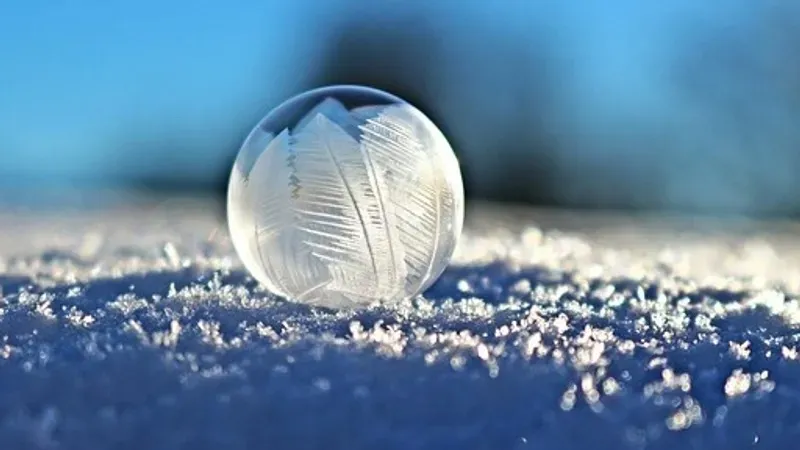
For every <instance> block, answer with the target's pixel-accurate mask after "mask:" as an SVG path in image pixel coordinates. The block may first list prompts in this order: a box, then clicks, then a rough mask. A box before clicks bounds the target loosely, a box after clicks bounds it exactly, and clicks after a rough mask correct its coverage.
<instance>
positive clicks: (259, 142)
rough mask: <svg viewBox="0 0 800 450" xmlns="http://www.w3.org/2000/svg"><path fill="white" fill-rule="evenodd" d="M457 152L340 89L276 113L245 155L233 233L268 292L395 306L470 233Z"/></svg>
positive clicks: (404, 111) (403, 110)
mask: <svg viewBox="0 0 800 450" xmlns="http://www.w3.org/2000/svg"><path fill="white" fill-rule="evenodd" d="M463 216H464V193H463V185H462V181H461V172H460V170H459V167H458V162H457V160H456V158H455V155H454V153H453V150H452V149H451V148H450V145H449V144H448V142H447V140H446V139H445V137H444V136H443V135H442V133H441V131H439V129H438V128H437V127H436V126H435V125H434V124H433V123H432V122H431V121H430V120H429V119H428V118H427V117H426V116H425V115H424V114H423V113H422V112H420V111H419V110H417V109H416V108H414V107H413V106H411V105H409V104H408V103H406V102H404V101H402V100H400V99H399V98H397V97H394V96H392V95H390V94H387V93H385V92H381V91H377V90H375V89H370V88H366V87H359V86H332V87H327V88H321V89H316V90H313V91H309V92H307V93H305V94H302V95H299V96H297V97H294V98H292V99H290V100H289V101H287V102H285V103H283V104H282V105H280V106H278V107H277V108H276V109H275V110H273V111H272V112H270V113H269V114H268V115H267V116H266V117H265V118H264V119H263V120H262V121H261V122H260V123H259V124H258V125H257V126H256V127H255V128H254V130H253V131H252V132H251V134H250V135H249V136H248V138H247V139H246V140H245V142H244V144H243V145H242V149H241V150H240V152H239V155H238V156H237V159H236V162H235V164H234V168H233V172H232V174H231V178H230V185H229V189H228V225H229V227H230V233H231V236H232V239H233V243H234V246H235V248H236V251H237V253H238V254H239V256H240V258H241V260H242V262H243V263H244V265H245V267H246V268H247V269H248V270H249V271H250V273H251V274H252V275H253V276H254V277H255V278H256V279H257V280H258V281H260V282H261V283H262V284H264V285H265V286H266V287H267V288H268V289H269V290H270V291H272V292H273V293H275V294H278V295H281V296H283V297H286V298H288V299H291V300H294V301H299V302H304V303H308V304H314V305H321V306H328V307H334V308H340V307H351V306H359V305H365V304H369V303H372V302H375V301H390V302H395V301H399V300H402V299H405V298H409V297H412V296H414V295H416V294H418V293H420V292H421V291H423V290H424V289H425V288H427V287H428V286H430V285H431V284H432V283H433V282H434V281H435V280H436V279H437V278H438V277H439V275H440V274H441V273H442V271H443V270H444V268H445V266H446V265H447V263H448V262H449V260H450V257H451V256H452V254H453V251H454V249H455V246H456V241H457V240H458V237H459V234H460V233H461V228H462V223H463Z"/></svg>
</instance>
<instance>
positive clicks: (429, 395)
mask: <svg viewBox="0 0 800 450" xmlns="http://www.w3.org/2000/svg"><path fill="white" fill-rule="evenodd" d="M4 211H5V212H3V213H1V214H0V286H2V291H0V448H2V449H3V450H6V449H8V450H11V449H26V448H58V449H80V450H91V449H106V448H108V449H111V448H114V449H123V448H129V449H177V448H190V449H203V448H209V449H245V448H248V449H251V448H252V449H283V448H288V449H306V448H307V449H313V448H324V449H336V448H386V449H422V448H425V449H427V448H431V449H449V448H485V449H505V448H535V449H624V448H647V449H650V448H653V449H684V448H710V449H726V450H728V449H739V448H776V449H792V448H797V446H798V445H800V444H797V443H798V442H800V364H798V362H797V361H796V359H797V355H798V353H797V349H798V340H800V333H798V328H797V327H798V324H799V323H800V304H799V303H798V300H796V297H795V294H794V293H797V292H800V227H798V226H795V225H793V224H767V225H764V224H756V223H743V222H735V223H730V222H728V223H723V222H719V223H700V222H697V221H691V220H677V219H667V218H661V219H658V218H650V219H643V218H633V217H627V218H626V217H617V218H615V217H613V216H599V215H597V214H580V213H571V214H570V213H556V212H544V211H525V210H513V209H503V208H499V207H492V206H487V205H484V206H476V205H472V207H471V208H468V214H467V228H466V231H465V234H464V235H463V238H462V240H461V243H460V246H459V249H458V251H457V255H456V257H455V260H454V261H453V264H452V267H451V268H450V269H449V270H448V271H447V272H446V273H445V275H444V276H443V277H442V278H441V279H440V280H439V281H438V283H437V284H436V285H434V287H433V288H431V289H430V290H429V291H428V292H427V293H426V294H425V296H424V298H419V299H415V300H413V301H409V302H407V303H405V304H401V305H396V306H389V307H373V308H370V309H367V310H362V311H348V312H338V313H337V312H331V311H327V310H320V309H310V308H307V307H304V306H302V305H295V304H292V303H287V302H285V301H283V300H280V299H276V298H273V297H272V296H270V295H269V294H268V293H266V292H264V291H263V290H261V289H260V288H259V287H258V286H256V285H255V283H254V282H253V281H252V280H251V279H250V278H249V277H248V275H247V274H246V273H244V272H243V269H242V267H241V265H240V263H239V262H238V260H237V258H236V256H235V255H234V254H233V253H232V248H231V245H230V241H229V239H228V237H227V233H226V231H225V227H224V225H223V224H222V223H221V221H220V220H219V217H221V214H220V207H219V205H210V204H207V203H203V202H196V201H194V202H186V203H183V202H168V203H160V204H149V203H147V202H144V203H142V202H138V203H131V204H124V203H123V204H118V205H116V207H113V208H110V209H108V208H105V207H103V206H102V205H101V206H98V207H94V208H87V209H78V210H74V211H73V210H62V209H59V210H57V211H52V212H50V213H42V212H27V213H20V212H19V211H18V210H14V209H6V210H4Z"/></svg>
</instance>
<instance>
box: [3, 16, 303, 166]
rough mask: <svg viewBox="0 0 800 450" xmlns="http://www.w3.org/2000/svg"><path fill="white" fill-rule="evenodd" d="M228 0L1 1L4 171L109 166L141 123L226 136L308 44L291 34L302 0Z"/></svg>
mask: <svg viewBox="0 0 800 450" xmlns="http://www.w3.org/2000/svg"><path fill="white" fill-rule="evenodd" d="M78 3H80V5H81V6H80V7H76V6H75V5H76V4H78ZM219 5H220V3H219V2H202V1H201V2H185V1H174V2H161V1H156V0H137V1H135V2H123V1H95V0H84V1H81V2H69V1H61V0H50V1H42V0H32V1H27V0H26V1H15V0H0V55H2V63H1V64H0V65H1V66H2V70H0V155H1V156H0V163H2V169H0V171H2V172H3V173H8V174H14V173H19V174H22V173H26V172H30V171H33V170H41V171H42V173H44V174H46V173H48V172H52V173H53V174H74V175H77V176H81V175H89V176H92V174H93V173H97V172H100V173H102V172H103V171H106V170H108V169H107V168H108V166H109V164H108V163H109V159H110V158H111V159H113V158H114V157H115V155H114V153H113V149H112V147H114V146H115V144H116V143H117V142H118V141H119V139H125V137H124V136H127V135H128V134H130V132H131V128H132V127H133V128H134V129H135V128H136V127H152V128H156V129H157V128H158V127H184V128H185V133H186V138H187V139H188V142H195V141H203V140H207V139H212V140H214V139H220V134H224V133H226V132H229V131H228V130H227V129H226V128H229V127H230V126H231V123H235V122H236V121H237V120H240V121H241V118H240V117H232V115H237V114H238V115H241V114H257V113H258V112H259V110H260V109H263V108H264V107H265V105H269V104H271V103H273V102H274V101H276V100H277V99H276V98H274V96H275V94H276V93H280V92H281V91H285V90H287V89H291V85H292V84H293V83H295V82H297V81H298V80H300V79H302V77H299V76H298V74H296V73H287V72H285V71H282V70H280V68H281V67H282V66H286V64H287V58H289V57H290V56H291V57H295V56H296V55H297V54H298V53H300V54H302V53H303V52H304V51H305V50H304V47H305V48H308V47H309V46H308V44H309V42H307V41H304V40H295V42H292V43H287V42H285V40H286V37H287V36H291V35H292V34H293V33H291V29H292V28H294V27H296V26H297V22H298V21H297V20H296V19H297V16H298V14H295V11H294V10H293V8H301V7H303V6H304V5H303V4H302V2H294V3H290V2H272V3H270V2H258V1H243V2H239V3H238V4H230V6H229V7H224V8H223V7H220V6H219ZM291 5H295V6H291ZM167 121H169V122H170V123H167ZM198 124H202V126H198ZM154 131H155V133H156V134H157V133H158V131H157V130H154ZM146 134H147V133H143V135H146ZM131 139H133V137H131ZM132 145H135V143H134V144H132ZM207 153H209V154H206V155H202V156H203V157H199V158H184V159H183V160H184V161H195V164H197V165H198V168H207V167H211V166H213V165H215V164H219V163H220V161H219V157H217V158H215V155H214V154H213V153H211V152H207Z"/></svg>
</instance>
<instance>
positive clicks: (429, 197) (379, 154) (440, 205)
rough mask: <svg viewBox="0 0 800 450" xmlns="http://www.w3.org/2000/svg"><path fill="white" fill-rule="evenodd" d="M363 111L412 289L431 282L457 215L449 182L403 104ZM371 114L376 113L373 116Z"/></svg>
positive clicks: (368, 146)
mask: <svg viewBox="0 0 800 450" xmlns="http://www.w3.org/2000/svg"><path fill="white" fill-rule="evenodd" d="M370 109H372V110H373V111H372V112H371V111H370ZM375 110H377V108H369V109H364V108H362V109H360V110H359V111H358V115H359V116H362V117H365V123H364V124H363V125H361V127H360V128H361V130H362V135H361V142H362V146H363V148H364V151H365V153H367V154H369V155H370V156H371V158H372V159H373V160H374V161H375V163H376V165H377V166H379V167H380V168H381V170H382V171H383V173H384V174H385V176H386V177H387V178H389V185H390V186H391V190H390V196H389V201H390V203H391V208H392V210H393V211H394V217H395V220H396V230H397V234H398V236H399V238H398V239H399V242H400V246H401V248H403V250H404V259H405V265H406V273H407V275H406V280H405V282H406V284H407V289H410V290H412V291H413V290H416V289H417V288H419V287H420V286H423V285H425V284H427V283H428V281H429V280H430V278H431V276H432V268H433V262H434V260H435V259H436V258H437V257H438V256H439V254H440V251H441V250H442V248H443V246H442V245H441V242H440V241H441V235H442V227H443V226H444V223H443V222H444V218H445V217H448V215H449V214H452V210H451V208H452V202H450V201H448V199H447V197H446V193H447V189H445V188H444V183H445V180H444V179H443V176H442V173H441V171H440V170H439V167H435V166H434V165H433V164H432V163H433V160H434V158H432V156H431V154H430V153H429V151H428V148H430V145H431V143H430V142H427V140H428V139H429V137H428V135H427V133H426V132H425V131H424V130H420V129H419V127H418V126H417V125H415V118H414V117H413V116H412V113H411V112H410V111H409V110H408V109H406V108H404V107H402V106H389V107H381V108H380V109H379V110H377V111H375ZM370 116H371V117H370Z"/></svg>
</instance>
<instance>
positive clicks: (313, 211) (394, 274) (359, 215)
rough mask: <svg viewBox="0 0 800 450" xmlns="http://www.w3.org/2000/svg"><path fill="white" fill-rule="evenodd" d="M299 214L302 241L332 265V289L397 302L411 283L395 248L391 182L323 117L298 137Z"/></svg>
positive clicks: (352, 140) (296, 200) (296, 199)
mask: <svg viewBox="0 0 800 450" xmlns="http://www.w3.org/2000/svg"><path fill="white" fill-rule="evenodd" d="M294 152H295V156H294V175H295V177H296V179H297V181H298V189H297V190H296V195H295V197H294V199H293V207H294V210H295V212H296V214H297V216H298V221H297V223H296V226H297V228H298V230H299V231H300V233H302V235H303V238H302V242H303V244H304V245H305V246H306V247H309V248H311V249H313V250H312V252H311V253H312V255H313V256H314V257H316V258H317V259H318V260H320V261H324V262H325V263H326V264H327V267H328V270H329V273H330V278H331V281H330V284H329V286H328V288H329V289H331V290H335V291H337V292H341V293H347V294H350V295H352V296H355V297H357V298H392V297H393V296H395V295H397V293H398V291H399V290H401V289H402V288H403V284H402V281H401V280H402V279H403V278H404V276H405V272H404V268H405V267H404V266H403V265H402V264H398V262H402V254H400V255H397V254H396V252H397V251H399V250H400V248H399V246H398V245H397V244H395V243H393V242H392V229H393V228H394V224H393V221H394V216H390V215H388V212H387V211H386V210H385V208H384V199H383V198H382V197H381V196H382V195H386V191H387V190H388V189H387V187H386V186H385V181H384V180H383V179H382V178H380V177H379V176H378V174H376V173H375V171H374V170H373V168H372V167H371V164H370V162H369V160H368V158H367V157H366V155H365V154H364V153H363V151H362V149H361V146H360V144H359V142H358V141H357V140H356V139H355V138H353V136H352V135H351V134H349V133H348V132H347V131H345V129H344V127H343V126H341V125H339V124H338V123H334V122H333V121H331V120H330V119H329V118H328V117H327V116H326V114H324V113H323V112H317V113H316V115H315V116H314V117H312V118H310V119H309V120H308V121H307V122H306V123H305V124H304V127H303V128H302V129H299V130H297V132H296V133H295V135H294Z"/></svg>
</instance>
